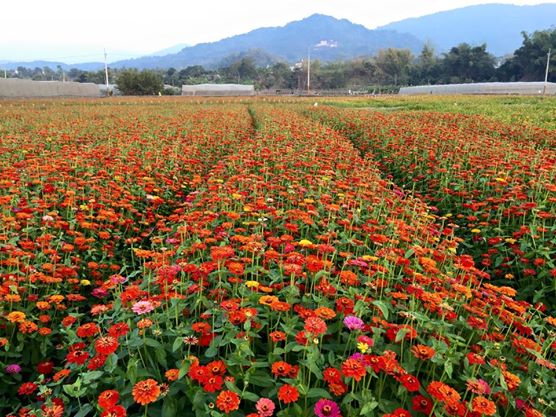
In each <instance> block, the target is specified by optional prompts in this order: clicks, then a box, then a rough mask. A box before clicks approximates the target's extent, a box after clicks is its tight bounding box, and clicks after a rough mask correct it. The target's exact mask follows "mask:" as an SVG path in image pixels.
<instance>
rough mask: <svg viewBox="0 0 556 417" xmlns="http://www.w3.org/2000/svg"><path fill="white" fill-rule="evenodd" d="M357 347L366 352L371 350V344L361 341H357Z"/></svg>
mask: <svg viewBox="0 0 556 417" xmlns="http://www.w3.org/2000/svg"><path fill="white" fill-rule="evenodd" d="M357 349H359V351H360V352H361V353H365V352H367V351H368V350H369V345H368V344H366V343H363V342H359V343H357Z"/></svg>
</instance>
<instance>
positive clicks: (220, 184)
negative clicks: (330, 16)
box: [0, 99, 556, 417]
mask: <svg viewBox="0 0 556 417" xmlns="http://www.w3.org/2000/svg"><path fill="white" fill-rule="evenodd" d="M0 116H1V120H2V122H1V123H0V173H1V175H0V178H1V179H0V216H1V222H0V224H1V226H0V227H1V229H0V277H1V281H0V285H1V286H0V414H1V415H13V416H65V415H68V416H78V417H85V416H94V415H99V416H104V417H108V416H110V417H114V416H126V415H128V416H141V415H145V416H147V415H148V416H155V417H158V416H164V417H166V416H168V417H171V416H226V415H229V416H238V417H239V416H249V417H271V416H278V417H286V416H307V417H308V416H318V417H339V416H344V417H351V416H359V415H361V416H369V417H374V416H376V417H407V416H438V417H440V416H461V417H464V416H468V417H480V416H485V415H486V416H526V417H538V416H551V415H553V414H554V411H555V409H556V408H555V400H556V398H555V397H556V393H555V392H554V388H553V387H554V386H556V374H555V372H554V371H555V369H556V365H555V364H554V355H555V350H556V341H555V338H554V335H555V326H556V319H555V318H554V317H552V313H553V311H554V309H555V306H554V302H553V300H554V275H556V274H555V273H553V271H556V267H555V266H554V242H553V241H554V235H553V232H554V227H553V220H554V208H553V205H552V203H553V202H554V198H556V195H554V193H555V192H556V189H555V188H554V186H553V185H552V184H553V180H554V163H555V158H554V154H553V151H552V148H553V143H554V139H556V136H555V135H554V133H553V131H542V130H538V129H536V130H531V129H522V130H520V129H518V128H515V127H508V126H505V125H501V124H499V123H494V122H489V121H487V120H484V119H481V118H478V117H463V116H446V115H441V114H434V113H430V114H420V113H415V114H413V115H403V116H402V115H398V114H395V113H392V114H389V115H383V114H379V113H370V112H368V111H353V110H347V109H342V110H337V109H332V108H327V107H325V108H322V107H319V108H318V109H317V108H313V107H311V108H308V107H307V106H304V105H286V104H265V103H262V102H253V103H251V104H249V105H247V104H241V103H233V102H232V101H228V102H226V103H216V102H205V103H203V102H201V103H197V104H193V103H192V102H183V101H179V100H173V101H172V100H169V99H166V100H160V101H156V102H148V101H145V100H143V101H140V100H137V101H131V100H130V101H123V102H122V103H119V104H113V103H107V102H103V101H93V102H86V101H73V102H61V101H51V102H41V103H31V102H14V103H12V104H10V105H4V106H3V107H1V108H0ZM496 158H498V159H496ZM541 261H542V262H541ZM528 270H533V271H534V273H532V272H531V273H529V272H527V271H528Z"/></svg>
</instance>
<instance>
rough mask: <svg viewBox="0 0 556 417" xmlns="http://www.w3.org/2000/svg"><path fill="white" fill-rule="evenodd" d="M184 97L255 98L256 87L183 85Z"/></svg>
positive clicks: (182, 92) (182, 93) (239, 85)
mask: <svg viewBox="0 0 556 417" xmlns="http://www.w3.org/2000/svg"><path fill="white" fill-rule="evenodd" d="M181 95H182V96H214V97H218V96H254V95H255V86H254V85H243V84H195V85H183V86H182V87H181Z"/></svg>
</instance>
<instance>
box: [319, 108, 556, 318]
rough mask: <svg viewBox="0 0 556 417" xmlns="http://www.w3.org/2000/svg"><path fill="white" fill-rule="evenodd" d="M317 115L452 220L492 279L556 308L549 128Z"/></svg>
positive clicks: (555, 136) (424, 117)
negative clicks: (533, 128)
mask: <svg viewBox="0 0 556 417" xmlns="http://www.w3.org/2000/svg"><path fill="white" fill-rule="evenodd" d="M314 113H315V112H313V114H314ZM318 114H320V116H317V117H321V118H322V119H323V120H326V121H327V122H328V123H332V124H333V125H334V126H335V127H337V128H338V129H340V130H341V131H342V132H344V133H345V134H347V135H349V136H350V138H351V139H352V140H353V141H354V143H355V144H356V146H357V147H358V149H360V150H361V152H363V153H368V152H370V153H372V154H373V155H374V156H375V157H376V158H377V160H379V161H380V166H381V169H382V170H383V171H384V172H385V174H387V175H389V176H390V178H392V179H393V180H394V181H395V182H396V183H397V184H399V185H400V186H401V187H402V188H403V189H404V190H409V191H412V192H416V193H417V195H419V196H420V197H421V198H422V199H423V200H424V201H426V202H427V203H428V204H429V205H430V206H432V207H433V208H436V209H438V212H439V213H440V214H441V215H443V216H444V220H445V222H446V223H452V224H455V225H457V227H458V229H457V236H458V237H460V238H462V239H463V242H462V244H461V246H460V248H461V250H462V252H464V253H467V254H470V255H472V256H473V257H474V259H475V261H476V262H477V264H478V265H480V267H481V268H483V269H484V270H485V271H486V272H488V273H489V275H490V277H491V280H492V281H493V282H494V283H497V284H500V285H508V286H511V287H513V288H516V289H517V290H518V297H519V298H521V299H526V300H528V301H531V302H533V303H537V302H539V303H541V305H540V306H539V308H542V309H548V311H551V312H554V311H555V309H556V304H554V300H555V299H556V247H555V243H554V242H555V231H556V224H555V218H556V210H555V205H554V203H555V202H556V187H555V186H554V179H555V176H556V165H555V164H556V152H555V151H554V143H556V132H555V131H549V130H543V129H535V130H531V129H526V128H520V127H517V126H512V127H510V126H507V125H503V124H500V123H497V122H493V121H488V120H486V119H482V118H480V117H476V116H462V115H451V114H440V113H405V114H399V113H388V114H382V113H373V112H366V111H343V110H340V111H339V110H333V109H330V108H329V109H326V110H321V112H320V113H318ZM542 304H544V306H543V305H542Z"/></svg>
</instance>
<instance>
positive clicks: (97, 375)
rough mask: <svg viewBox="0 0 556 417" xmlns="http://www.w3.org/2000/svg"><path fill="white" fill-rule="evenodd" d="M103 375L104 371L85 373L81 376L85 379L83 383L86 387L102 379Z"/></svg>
mask: <svg viewBox="0 0 556 417" xmlns="http://www.w3.org/2000/svg"><path fill="white" fill-rule="evenodd" d="M103 373H104V372H102V371H91V372H85V373H84V374H82V375H81V377H82V378H83V383H84V384H85V385H88V384H90V383H91V382H93V381H94V380H95V379H98V378H100V377H101V376H102V374H103Z"/></svg>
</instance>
